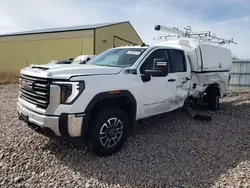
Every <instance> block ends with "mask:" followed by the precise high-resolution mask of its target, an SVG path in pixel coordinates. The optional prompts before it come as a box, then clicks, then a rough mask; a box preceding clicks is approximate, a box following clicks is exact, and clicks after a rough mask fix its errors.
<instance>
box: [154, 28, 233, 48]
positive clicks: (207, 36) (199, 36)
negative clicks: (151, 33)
mask: <svg viewBox="0 0 250 188" xmlns="http://www.w3.org/2000/svg"><path fill="white" fill-rule="evenodd" d="M154 29H155V31H163V32H166V33H173V34H172V35H171V34H169V35H165V36H160V37H158V38H154V39H160V40H171V39H176V38H192V39H196V40H198V42H210V43H216V44H218V45H224V44H230V43H233V44H237V43H236V42H234V40H233V38H232V39H224V38H219V37H217V36H216V35H215V33H211V31H202V32H193V31H192V28H191V26H187V27H185V28H184V31H181V30H179V29H178V28H176V27H174V28H170V27H167V26H163V25H155V28H154Z"/></svg>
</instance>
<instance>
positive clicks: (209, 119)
mask: <svg viewBox="0 0 250 188" xmlns="http://www.w3.org/2000/svg"><path fill="white" fill-rule="evenodd" d="M185 109H186V110H187V112H188V113H189V114H190V115H191V117H192V118H193V119H196V120H202V121H211V120H212V117H211V116H205V115H200V114H196V113H195V112H194V111H193V110H192V108H190V107H187V106H185Z"/></svg>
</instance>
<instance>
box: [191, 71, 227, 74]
mask: <svg viewBox="0 0 250 188" xmlns="http://www.w3.org/2000/svg"><path fill="white" fill-rule="evenodd" d="M211 72H230V71H229V70H209V71H192V73H196V74H204V73H211Z"/></svg>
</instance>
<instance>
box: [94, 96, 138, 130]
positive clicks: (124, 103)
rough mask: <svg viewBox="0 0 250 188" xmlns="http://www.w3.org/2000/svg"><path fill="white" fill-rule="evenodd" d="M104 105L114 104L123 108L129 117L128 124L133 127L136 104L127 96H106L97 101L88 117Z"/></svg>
mask: <svg viewBox="0 0 250 188" xmlns="http://www.w3.org/2000/svg"><path fill="white" fill-rule="evenodd" d="M105 106H116V107H119V108H120V109H121V110H123V111H124V112H125V113H126V114H127V115H128V118H129V123H130V126H131V127H133V125H134V122H135V116H136V104H135V103H134V102H133V101H132V100H131V99H130V98H128V97H125V96H119V97H115V98H107V99H102V100H100V101H98V102H97V103H96V104H95V105H94V107H93V109H92V110H91V112H90V119H91V118H93V116H94V114H95V113H96V112H97V111H98V110H99V109H100V108H101V107H105Z"/></svg>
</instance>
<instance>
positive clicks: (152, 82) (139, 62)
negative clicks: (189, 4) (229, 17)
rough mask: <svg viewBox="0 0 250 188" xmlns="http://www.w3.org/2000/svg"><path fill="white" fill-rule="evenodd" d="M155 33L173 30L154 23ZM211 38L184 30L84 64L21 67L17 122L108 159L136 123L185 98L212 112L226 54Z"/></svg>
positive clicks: (223, 85) (224, 77) (225, 74)
mask: <svg viewBox="0 0 250 188" xmlns="http://www.w3.org/2000/svg"><path fill="white" fill-rule="evenodd" d="M155 30H161V31H162V30H165V31H169V30H170V31H171V32H173V31H172V30H171V29H169V28H167V27H165V26H160V25H158V26H156V27H155ZM177 32H180V31H179V30H178V31H177ZM214 38H215V37H214V36H211V37H208V36H207V35H206V36H204V37H202V36H199V37H197V35H194V33H190V32H188V31H186V32H183V33H181V34H179V33H178V35H177V37H176V36H169V37H168V38H167V40H163V41H162V42H159V44H155V45H152V46H149V45H145V44H143V45H141V46H123V47H117V48H111V49H108V50H106V51H104V52H103V53H101V54H99V55H97V56H96V57H95V58H94V59H93V60H91V61H90V62H89V63H88V64H86V65H80V64H70V65H49V64H47V65H32V66H29V67H25V68H23V69H22V70H21V71H20V93H19V98H18V103H17V111H18V114H19V118H20V120H24V121H25V122H26V123H27V125H28V126H29V127H30V128H32V129H34V130H35V131H37V132H38V133H41V134H43V135H45V136H47V137H51V138H56V139H63V140H70V141H72V142H77V143H85V144H86V145H87V147H88V148H89V149H90V150H91V151H92V152H93V153H95V154H96V155H101V156H107V155H110V154H113V153H115V152H117V151H118V150H119V149H120V148H122V146H123V144H124V143H125V141H126V139H127V138H128V136H129V131H130V129H131V128H132V127H133V126H135V122H136V121H137V120H141V119H144V118H147V117H150V116H154V115H158V114H162V113H166V112H169V111H172V110H175V109H178V108H181V107H183V106H184V105H185V103H186V101H187V100H189V101H190V99H192V100H193V99H194V100H195V99H197V100H202V101H206V104H207V107H208V109H210V110H217V109H218V108H219V99H220V97H223V96H224V94H225V92H226V89H227V86H228V82H229V79H230V74H229V71H230V69H231V64H232V56H231V51H230V50H229V49H227V48H224V47H222V46H221V44H222V42H221V41H220V42H218V43H215V42H214V43H215V44H214V43H213V42H212V40H211V39H214ZM217 39H218V38H217ZM225 42H230V41H227V40H223V43H225ZM152 126H153V125H152Z"/></svg>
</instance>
